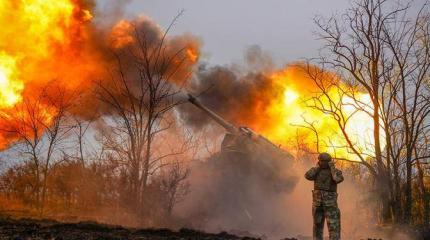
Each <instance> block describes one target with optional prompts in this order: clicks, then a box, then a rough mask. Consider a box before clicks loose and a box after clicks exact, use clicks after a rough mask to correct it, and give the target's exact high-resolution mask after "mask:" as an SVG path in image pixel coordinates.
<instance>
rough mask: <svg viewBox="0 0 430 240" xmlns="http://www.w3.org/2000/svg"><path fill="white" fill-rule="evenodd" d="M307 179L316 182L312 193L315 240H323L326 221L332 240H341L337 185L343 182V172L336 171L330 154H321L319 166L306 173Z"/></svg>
mask: <svg viewBox="0 0 430 240" xmlns="http://www.w3.org/2000/svg"><path fill="white" fill-rule="evenodd" d="M305 178H306V179H308V180H309V181H314V190H313V191H312V198H313V203H312V216H313V219H314V226H313V239H314V240H323V231H324V221H325V219H327V227H328V231H329V239H330V240H339V239H340V210H339V208H338V207H337V184H339V183H341V182H342V181H343V175H342V172H341V171H340V170H339V169H336V167H335V166H334V163H333V161H332V158H331V156H330V154H328V153H321V154H320V155H319V156H318V164H317V166H316V167H313V168H311V169H310V170H309V171H307V172H306V174H305Z"/></svg>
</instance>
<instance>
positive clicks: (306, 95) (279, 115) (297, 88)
mask: <svg viewBox="0 0 430 240" xmlns="http://www.w3.org/2000/svg"><path fill="white" fill-rule="evenodd" d="M299 68H300V67H298V66H289V67H286V68H285V69H283V70H280V71H277V72H274V73H272V74H270V80H271V84H272V85H273V86H274V87H273V89H275V90H274V91H272V92H270V93H269V95H265V96H263V97H264V98H268V99H270V101H269V102H270V104H269V106H266V107H264V108H263V109H264V110H263V111H262V112H261V114H259V115H256V116H255V117H256V119H254V120H252V123H251V124H250V125H251V126H252V127H253V128H254V129H255V130H257V131H258V132H260V133H262V135H264V136H266V137H268V138H269V139H270V140H272V141H273V142H275V143H277V144H280V145H281V146H283V147H286V148H289V150H290V151H294V149H291V146H296V145H297V141H298V139H299V141H300V142H301V143H300V144H304V145H305V146H307V148H310V149H311V150H312V151H316V149H317V148H316V144H317V137H316V135H315V133H314V132H312V131H310V130H309V129H307V128H304V126H309V125H308V123H312V124H313V125H314V127H315V130H316V131H317V132H318V140H319V144H318V146H319V149H318V150H319V151H320V152H322V151H325V152H329V153H331V154H333V155H334V156H336V157H338V158H348V159H350V160H354V161H358V160H359V158H358V157H357V156H355V155H354V154H352V153H351V151H350V150H348V148H346V147H345V146H347V142H346V141H345V139H344V137H343V136H342V134H341V133H340V130H339V127H338V124H337V122H336V121H335V120H334V119H333V118H332V117H331V116H329V115H327V114H324V113H322V112H321V111H319V110H316V109H312V108H309V107H308V106H307V105H308V104H309V102H306V101H307V100H308V99H310V98H311V97H312V96H314V94H315V92H317V91H318V89H317V86H316V85H315V83H314V82H313V81H312V80H310V79H309V78H308V77H307V76H306V75H305V73H304V72H303V71H302V70H300V69H299ZM338 84H341V83H340V82H339V83H338ZM276 92H279V93H276ZM328 94H329V95H330V97H331V98H332V99H334V100H335V101H337V102H341V103H342V112H343V114H345V115H348V116H350V117H351V118H350V120H349V121H348V123H347V124H346V131H347V134H348V135H349V137H350V138H351V140H352V142H353V143H354V144H355V146H356V147H357V148H358V149H359V151H360V152H362V153H364V154H367V155H373V148H372V146H374V144H373V139H372V134H373V123H372V118H371V117H370V116H369V115H367V114H366V113H364V112H362V111H356V108H355V107H354V104H355V103H354V101H353V100H352V99H351V98H349V97H346V96H343V97H340V95H339V94H338V92H337V91H336V90H335V89H332V90H330V91H329V92H328ZM355 96H356V97H358V98H359V100H360V101H361V102H363V103H366V104H368V106H366V107H367V108H368V109H367V110H371V109H370V107H369V106H371V101H370V98H369V95H367V94H364V93H359V92H357V93H356V94H355ZM323 101H324V100H323ZM324 104H328V103H324Z"/></svg>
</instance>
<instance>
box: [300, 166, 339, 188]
mask: <svg viewBox="0 0 430 240" xmlns="http://www.w3.org/2000/svg"><path fill="white" fill-rule="evenodd" d="M305 178H306V179H308V180H309V181H314V190H322V191H328V192H337V184H339V183H341V182H342V181H343V175H342V171H340V170H339V169H336V168H335V167H334V165H333V164H331V166H330V168H325V169H322V168H320V167H313V168H311V169H310V170H309V171H307V172H306V174H305Z"/></svg>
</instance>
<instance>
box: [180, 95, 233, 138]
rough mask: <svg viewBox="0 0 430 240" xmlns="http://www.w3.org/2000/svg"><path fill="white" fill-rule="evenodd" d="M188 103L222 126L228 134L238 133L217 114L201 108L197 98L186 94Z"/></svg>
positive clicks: (203, 107)
mask: <svg viewBox="0 0 430 240" xmlns="http://www.w3.org/2000/svg"><path fill="white" fill-rule="evenodd" d="M188 101H189V102H190V103H192V104H193V105H194V106H196V107H198V108H199V109H201V110H202V111H203V112H205V113H207V114H208V115H209V116H210V117H211V118H212V119H213V120H215V122H217V123H218V124H219V125H221V126H223V127H224V128H225V129H226V130H227V131H228V132H230V133H232V134H237V133H239V129H237V128H236V127H235V126H234V125H233V124H231V123H229V122H227V121H226V120H224V119H223V118H222V117H220V116H219V115H218V114H216V113H215V112H213V111H212V110H210V109H209V108H207V107H205V106H203V105H202V104H201V103H200V102H199V101H198V100H197V98H195V97H194V96H193V95H191V94H188Z"/></svg>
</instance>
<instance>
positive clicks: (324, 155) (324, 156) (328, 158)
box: [318, 153, 331, 162]
mask: <svg viewBox="0 0 430 240" xmlns="http://www.w3.org/2000/svg"><path fill="white" fill-rule="evenodd" d="M318 160H320V161H327V162H329V161H331V156H330V154H328V153H320V155H318Z"/></svg>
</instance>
